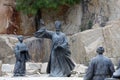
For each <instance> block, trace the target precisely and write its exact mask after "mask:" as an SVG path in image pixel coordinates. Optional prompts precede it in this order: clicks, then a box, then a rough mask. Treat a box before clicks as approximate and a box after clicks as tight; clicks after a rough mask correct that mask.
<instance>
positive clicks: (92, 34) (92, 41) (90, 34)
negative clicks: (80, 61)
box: [80, 28, 104, 60]
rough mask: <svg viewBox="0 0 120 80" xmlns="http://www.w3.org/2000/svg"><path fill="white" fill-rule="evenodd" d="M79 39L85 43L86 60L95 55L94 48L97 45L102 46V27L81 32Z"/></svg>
mask: <svg viewBox="0 0 120 80" xmlns="http://www.w3.org/2000/svg"><path fill="white" fill-rule="evenodd" d="M80 35H81V41H82V42H83V44H84V45H85V46H84V48H85V51H86V53H87V55H86V56H87V60H90V59H91V58H92V57H94V56H95V55H96V49H97V47H99V46H104V41H103V34H102V29H101V28H98V29H92V30H87V31H84V32H81V34H80Z"/></svg>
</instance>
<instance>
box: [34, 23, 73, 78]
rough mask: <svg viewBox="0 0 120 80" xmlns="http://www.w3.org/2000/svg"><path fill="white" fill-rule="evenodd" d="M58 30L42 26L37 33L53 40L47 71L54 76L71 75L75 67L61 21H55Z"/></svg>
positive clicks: (38, 35)
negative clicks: (50, 29) (62, 30)
mask: <svg viewBox="0 0 120 80" xmlns="http://www.w3.org/2000/svg"><path fill="white" fill-rule="evenodd" d="M55 28H56V32H53V31H49V30H47V29H45V28H41V29H40V30H38V31H37V32H36V33H35V37H37V38H48V39H51V40H52V47H51V54H50V59H49V62H48V67H47V73H49V74H50V76H53V77H69V76H70V75H71V70H73V68H74V67H75V65H74V63H73V62H72V60H71V58H70V56H71V52H70V50H69V47H68V40H67V38H66V35H65V34H64V33H63V32H61V31H60V30H61V22H60V21H55Z"/></svg>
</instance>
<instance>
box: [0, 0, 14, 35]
mask: <svg viewBox="0 0 120 80" xmlns="http://www.w3.org/2000/svg"><path fill="white" fill-rule="evenodd" d="M12 1H13V0H0V11H1V12H0V33H7V28H8V27H9V23H10V19H11V17H12V13H13V11H12V8H11V7H10V6H7V5H5V4H8V3H10V2H12Z"/></svg>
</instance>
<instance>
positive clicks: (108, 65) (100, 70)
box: [84, 47, 115, 80]
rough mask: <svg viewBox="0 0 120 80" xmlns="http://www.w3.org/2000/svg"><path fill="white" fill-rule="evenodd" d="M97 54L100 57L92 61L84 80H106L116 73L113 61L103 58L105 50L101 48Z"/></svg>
mask: <svg viewBox="0 0 120 80" xmlns="http://www.w3.org/2000/svg"><path fill="white" fill-rule="evenodd" d="M97 53H98V55H97V56H96V57H94V58H93V59H92V60H91V62H90V64H89V66H88V69H87V71H86V75H85V77H84V80H104V79H105V78H109V77H111V76H112V74H113V72H114V71H115V70H114V66H113V63H112V62H111V60H110V59H108V58H107V57H105V56H103V53H104V48H103V47H99V48H98V49H97Z"/></svg>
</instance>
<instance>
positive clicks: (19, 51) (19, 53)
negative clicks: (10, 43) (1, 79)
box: [14, 36, 30, 76]
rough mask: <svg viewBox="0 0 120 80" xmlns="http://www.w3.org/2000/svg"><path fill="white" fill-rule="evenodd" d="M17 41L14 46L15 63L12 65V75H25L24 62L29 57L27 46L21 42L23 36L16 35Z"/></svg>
mask: <svg viewBox="0 0 120 80" xmlns="http://www.w3.org/2000/svg"><path fill="white" fill-rule="evenodd" d="M18 40H19V42H18V43H17V44H16V46H15V57H16V63H15V67H14V76H25V72H26V66H25V63H26V61H28V60H29V59H30V56H29V54H28V48H27V46H26V45H25V44H24V43H23V36H18Z"/></svg>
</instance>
